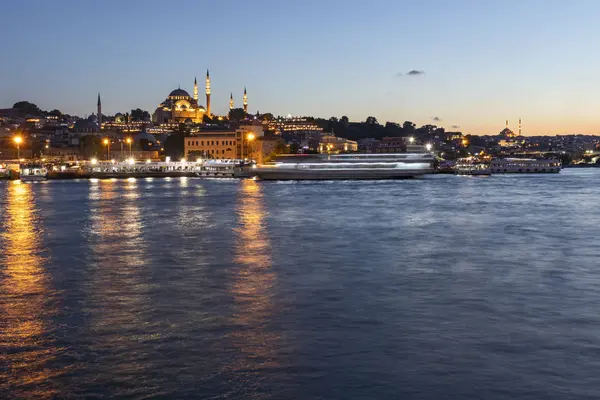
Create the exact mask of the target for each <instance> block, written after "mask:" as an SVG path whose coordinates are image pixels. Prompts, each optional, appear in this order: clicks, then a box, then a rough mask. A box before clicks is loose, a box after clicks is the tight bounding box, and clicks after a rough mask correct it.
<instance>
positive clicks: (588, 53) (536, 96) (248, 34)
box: [0, 0, 600, 135]
mask: <svg viewBox="0 0 600 400" xmlns="http://www.w3.org/2000/svg"><path fill="white" fill-rule="evenodd" d="M2 9H3V12H2V15H3V18H2V24H1V25H0V33H1V34H2V39H3V40H2V59H3V60H2V62H1V63H0V76H1V79H0V108H7V107H10V106H12V104H13V103H14V102H16V101H19V100H28V101H32V102H34V103H36V104H37V105H38V106H39V107H40V108H42V109H53V108H58V109H59V110H61V111H63V112H65V113H70V114H77V115H80V116H84V115H86V114H87V115H89V114H91V113H93V112H95V104H96V96H97V92H101V94H102V102H103V111H104V113H106V114H114V113H116V112H125V111H128V110H131V109H132V108H137V107H140V108H142V109H146V110H148V111H150V112H153V111H154V109H155V108H156V106H157V105H158V104H159V103H160V102H161V101H163V100H164V99H165V97H166V96H167V95H168V93H169V92H170V91H171V90H173V89H175V88H177V87H178V85H181V87H182V88H183V89H186V90H188V91H189V92H190V94H191V93H192V88H193V80H194V76H197V77H198V80H199V82H201V83H202V86H201V88H202V89H203V84H204V83H203V78H204V75H205V73H206V69H207V68H209V69H210V72H211V78H212V82H211V83H212V85H211V86H212V87H211V89H212V100H211V102H212V108H213V111H214V112H216V113H226V112H227V107H228V100H229V93H230V92H233V95H234V98H235V101H236V103H237V105H241V97H242V92H243V89H244V86H247V88H248V99H249V110H250V111H251V112H256V111H257V110H258V111H260V112H272V113H274V114H276V115H277V114H281V115H287V114H293V115H313V116H321V117H325V118H329V117H331V116H336V117H340V116H342V115H347V116H348V117H349V118H350V120H355V121H358V120H364V119H365V118H366V117H367V116H369V115H373V116H375V117H376V118H377V119H378V120H379V121H380V122H381V123H385V121H397V122H402V121H405V120H410V121H413V122H415V123H416V124H417V125H423V124H427V123H432V124H436V125H438V126H443V127H445V128H446V129H448V130H462V131H463V132H465V133H471V134H491V133H497V132H498V131H500V130H501V129H502V128H503V127H504V122H505V120H506V119H509V120H510V123H511V127H512V128H515V129H516V122H517V120H518V118H519V117H521V118H522V119H523V131H524V134H526V135H535V134H557V133H592V134H598V133H600V79H598V77H597V75H598V73H599V71H600V53H599V52H598V51H597V49H598V40H599V38H600V24H598V16H599V15H600V1H595V0H572V1H564V0H563V1H558V0H520V1H501V2H500V1H494V2H492V1H477V0H471V1H469V0H450V1H446V0H437V1H434V0H424V1H414V0H412V1H400V0H372V1H355V0H328V1H324V0H304V1H294V2H292V1H286V0H256V1H246V2H241V1H233V0H222V1H178V2H166V1H164V0H163V1H150V0H146V1H142V0H136V1H133V0H132V1H108V0H106V1H61V0H57V1H43V0H39V1H31V0H22V1H18V2H16V1H14V2H6V3H5V4H3V6H2ZM410 71H414V72H413V73H412V74H411V73H409V72H410ZM421 72H422V73H421ZM201 98H202V97H201ZM201 103H202V104H203V103H204V101H201ZM437 119H439V121H438V120H437ZM453 126H460V128H452V127H453Z"/></svg>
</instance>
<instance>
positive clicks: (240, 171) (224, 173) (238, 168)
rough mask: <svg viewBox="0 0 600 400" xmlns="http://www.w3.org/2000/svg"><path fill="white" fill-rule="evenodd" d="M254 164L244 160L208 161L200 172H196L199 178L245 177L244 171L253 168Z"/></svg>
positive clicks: (202, 165)
mask: <svg viewBox="0 0 600 400" xmlns="http://www.w3.org/2000/svg"><path fill="white" fill-rule="evenodd" d="M252 165H253V162H251V161H244V160H237V159H231V160H206V161H204V162H203V163H202V164H201V166H200V170H199V171H198V172H196V175H197V176H199V177H203V178H204V177H229V178H237V177H244V176H245V175H244V170H245V169H247V168H249V167H251V166H252Z"/></svg>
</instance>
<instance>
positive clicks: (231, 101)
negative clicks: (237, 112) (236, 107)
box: [229, 93, 233, 110]
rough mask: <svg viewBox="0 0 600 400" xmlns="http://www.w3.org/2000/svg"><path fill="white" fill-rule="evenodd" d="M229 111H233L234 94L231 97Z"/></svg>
mask: <svg viewBox="0 0 600 400" xmlns="http://www.w3.org/2000/svg"><path fill="white" fill-rule="evenodd" d="M229 109H230V110H233V93H231V94H230V95H229Z"/></svg>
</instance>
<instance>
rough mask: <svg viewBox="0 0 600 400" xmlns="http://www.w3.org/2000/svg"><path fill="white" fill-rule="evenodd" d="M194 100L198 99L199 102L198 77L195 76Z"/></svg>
mask: <svg viewBox="0 0 600 400" xmlns="http://www.w3.org/2000/svg"><path fill="white" fill-rule="evenodd" d="M194 100H196V103H197V102H198V81H197V80H196V77H194Z"/></svg>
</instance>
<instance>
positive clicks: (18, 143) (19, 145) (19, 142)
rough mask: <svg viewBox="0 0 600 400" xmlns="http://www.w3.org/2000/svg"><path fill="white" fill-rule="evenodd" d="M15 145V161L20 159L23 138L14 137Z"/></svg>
mask: <svg viewBox="0 0 600 400" xmlns="http://www.w3.org/2000/svg"><path fill="white" fill-rule="evenodd" d="M14 141H15V143H16V144H17V159H19V160H20V159H21V142H23V138H22V137H21V136H15V138H14Z"/></svg>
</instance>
